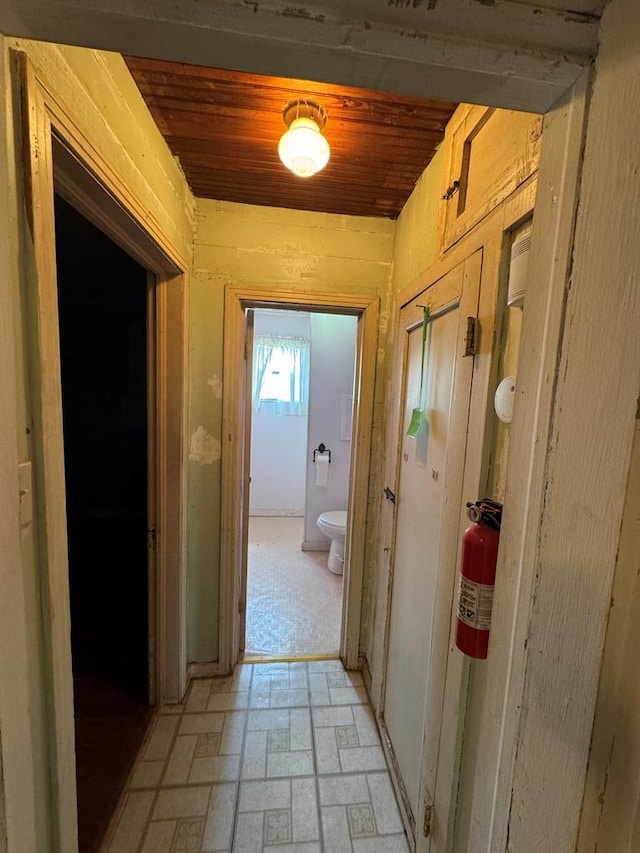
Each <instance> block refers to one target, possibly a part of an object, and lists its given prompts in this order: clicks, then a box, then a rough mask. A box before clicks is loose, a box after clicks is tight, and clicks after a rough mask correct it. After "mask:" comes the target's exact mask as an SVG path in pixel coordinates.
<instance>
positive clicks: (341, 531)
mask: <svg viewBox="0 0 640 853" xmlns="http://www.w3.org/2000/svg"><path fill="white" fill-rule="evenodd" d="M316 524H317V525H318V527H319V528H320V530H321V531H322V532H323V533H324V534H325V536H328V537H329V539H331V548H330V549H329V557H328V559H327V567H328V569H329V571H330V572H333V574H334V575H341V574H342V572H343V570H344V537H345V533H346V530H347V511H346V509H336V510H331V511H330V512H323V513H322V514H321V515H320V516H319V517H318V520H317V522H316Z"/></svg>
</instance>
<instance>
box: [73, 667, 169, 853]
mask: <svg viewBox="0 0 640 853" xmlns="http://www.w3.org/2000/svg"><path fill="white" fill-rule="evenodd" d="M74 688H75V713H76V772H77V779H78V836H79V848H80V853H96V851H97V850H98V849H99V847H100V843H101V841H102V839H103V837H104V834H105V832H106V830H107V827H108V825H109V821H110V819H111V815H112V814H113V811H114V809H115V807H116V804H117V802H118V797H119V796H120V793H121V791H122V789H123V788H124V783H125V781H126V778H127V775H128V773H129V771H130V769H131V767H132V765H133V761H134V759H135V757H136V754H137V752H138V749H139V747H140V744H141V742H142V739H143V738H144V735H145V732H146V729H147V726H148V724H149V720H150V718H151V714H152V712H153V709H152V708H150V707H149V706H148V705H145V704H143V703H142V702H141V701H140V700H139V699H136V698H134V697H133V696H132V695H131V691H127V690H126V689H125V688H124V687H123V686H122V685H121V684H120V683H118V681H116V680H114V679H110V678H109V677H108V676H105V675H104V674H103V675H96V674H91V673H90V672H88V671H85V672H83V671H82V669H81V671H80V672H77V673H76V674H75V676H74Z"/></svg>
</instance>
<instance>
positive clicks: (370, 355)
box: [216, 284, 379, 674]
mask: <svg viewBox="0 0 640 853" xmlns="http://www.w3.org/2000/svg"><path fill="white" fill-rule="evenodd" d="M247 308H284V309H285V310H288V311H291V310H295V309H296V308H298V309H300V310H305V311H308V310H309V309H310V308H312V309H314V310H318V311H323V312H325V313H328V314H331V313H332V314H353V315H354V316H356V317H357V318H358V330H357V344H356V371H355V383H354V385H355V394H354V398H355V399H354V427H353V432H352V436H353V438H352V443H351V466H350V477H349V500H348V507H349V512H348V517H347V543H348V545H347V547H348V553H347V554H346V559H345V573H344V592H343V598H342V634H341V639H340V658H341V660H342V661H343V663H344V665H345V667H346V668H347V669H359V668H360V666H361V663H362V661H361V654H360V624H361V617H362V591H363V580H364V563H365V554H366V521H367V497H368V491H369V489H368V486H369V468H370V462H371V459H370V451H371V434H372V419H373V402H374V384H375V373H376V358H375V353H376V345H377V338H378V317H379V299H378V297H377V296H376V295H366V294H365V295H362V294H358V295H356V294H349V293H323V292H313V291H311V292H309V291H305V292H304V293H297V292H295V291H291V290H276V289H273V288H266V287H261V286H260V285H255V286H250V285H247V286H239V285H232V284H231V285H227V287H226V288H225V302H224V333H223V340H224V356H223V387H224V396H223V407H222V489H221V492H222V499H221V544H220V610H219V612H220V627H219V643H220V645H219V649H220V653H219V659H218V666H217V668H216V669H217V671H218V672H219V673H220V674H222V673H229V672H231V671H232V670H233V667H234V666H235V664H236V663H237V661H238V659H239V645H240V643H239V631H240V619H239V602H240V595H241V579H242V565H241V562H242V548H241V531H242V525H241V520H242V482H241V478H242V436H243V419H244V400H243V386H244V330H245V309H247Z"/></svg>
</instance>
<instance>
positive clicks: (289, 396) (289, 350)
mask: <svg viewBox="0 0 640 853" xmlns="http://www.w3.org/2000/svg"><path fill="white" fill-rule="evenodd" d="M266 401H268V402H270V403H273V404H275V410H276V413H277V414H281V415H306V414H307V411H308V404H309V339H308V338H300V337H291V336H282V337H280V336H278V335H256V336H255V338H254V348H253V403H254V406H255V408H256V409H259V408H260V405H261V403H264V402H266Z"/></svg>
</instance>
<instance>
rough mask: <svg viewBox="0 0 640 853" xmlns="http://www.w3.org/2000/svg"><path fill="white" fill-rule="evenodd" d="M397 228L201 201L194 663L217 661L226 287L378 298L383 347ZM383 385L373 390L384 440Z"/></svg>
mask: <svg viewBox="0 0 640 853" xmlns="http://www.w3.org/2000/svg"><path fill="white" fill-rule="evenodd" d="M394 232H395V223H394V222H392V221H391V220H386V219H374V218H365V217H353V216H337V215H332V214H321V213H310V212H305V211H299V210H298V211H294V210H284V209H282V208H269V207H258V206H254V205H241V204H232V203H229V202H216V201H207V200H202V199H199V200H198V202H197V208H196V235H195V246H194V274H193V278H192V288H191V304H190V316H191V334H190V359H191V404H190V417H189V423H190V426H189V434H190V435H191V436H192V437H193V440H194V443H195V441H196V440H197V437H196V436H195V435H194V434H195V433H196V431H197V430H198V429H199V428H200V427H202V428H203V429H202V430H201V432H200V435H201V436H204V437H205V438H206V445H205V453H204V454H203V453H197V452H196V453H193V454H192V455H191V456H192V458H191V461H190V466H189V531H188V536H189V575H188V596H189V604H188V625H189V660H197V661H210V660H215V659H216V658H217V654H218V635H217V631H218V581H219V547H220V529H219V528H220V524H219V517H220V434H221V426H222V393H221V384H220V378H221V374H222V312H223V301H224V286H225V284H228V283H235V284H259V285H261V286H263V287H264V286H265V285H266V286H267V287H270V288H273V289H274V290H277V289H278V288H282V289H286V290H296V291H301V292H302V291H325V292H334V293H335V292H343V293H358V294H360V293H372V294H377V295H379V297H380V300H381V308H382V316H383V318H384V323H383V328H382V330H381V336H380V357H382V354H383V353H384V350H385V346H386V325H387V324H386V318H387V315H388V302H389V280H390V272H391V258H392V253H393V243H394ZM382 392H383V387H382V385H381V384H380V383H378V384H377V387H376V399H377V401H378V405H377V407H376V421H375V423H374V430H377V432H378V433H379V427H380V423H379V419H380V417H381V400H382Z"/></svg>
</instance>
